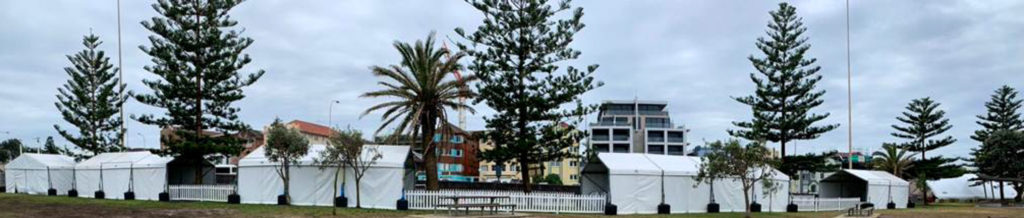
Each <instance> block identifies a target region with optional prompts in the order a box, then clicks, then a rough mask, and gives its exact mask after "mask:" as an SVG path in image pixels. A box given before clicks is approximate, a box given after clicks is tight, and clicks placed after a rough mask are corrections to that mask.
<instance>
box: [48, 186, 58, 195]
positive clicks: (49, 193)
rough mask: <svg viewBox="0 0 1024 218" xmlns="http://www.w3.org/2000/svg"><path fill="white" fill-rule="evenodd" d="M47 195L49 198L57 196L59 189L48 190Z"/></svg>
mask: <svg viewBox="0 0 1024 218" xmlns="http://www.w3.org/2000/svg"><path fill="white" fill-rule="evenodd" d="M46 195H47V196H57V189H52V188H51V189H47V190H46Z"/></svg>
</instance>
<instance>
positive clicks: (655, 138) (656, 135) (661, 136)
mask: <svg viewBox="0 0 1024 218" xmlns="http://www.w3.org/2000/svg"><path fill="white" fill-rule="evenodd" d="M664 141H665V132H664V131H647V142H664Z"/></svg>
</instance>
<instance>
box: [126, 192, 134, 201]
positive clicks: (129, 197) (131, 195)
mask: <svg viewBox="0 0 1024 218" xmlns="http://www.w3.org/2000/svg"><path fill="white" fill-rule="evenodd" d="M124 199H125V200H135V192H124Z"/></svg>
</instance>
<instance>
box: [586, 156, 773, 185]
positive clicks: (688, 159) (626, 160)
mask: <svg viewBox="0 0 1024 218" xmlns="http://www.w3.org/2000/svg"><path fill="white" fill-rule="evenodd" d="M597 157H598V159H600V160H601V163H602V164H603V165H604V166H605V167H607V168H608V174H612V175H661V174H662V172H664V173H665V175H666V176H696V175H697V173H698V172H699V170H700V164H701V163H702V162H703V160H701V158H700V157H692V156H676V155H660V154H640V153H600V154H598V155H597ZM771 170H772V171H775V175H774V176H773V177H772V178H773V179H776V180H789V176H788V175H786V174H784V173H782V172H781V171H778V170H777V169H774V168H772V169H771ZM758 171H759V170H758Z"/></svg>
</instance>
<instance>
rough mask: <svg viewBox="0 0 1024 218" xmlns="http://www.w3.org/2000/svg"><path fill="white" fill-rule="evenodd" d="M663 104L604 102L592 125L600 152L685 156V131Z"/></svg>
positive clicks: (594, 145) (594, 144)
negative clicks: (675, 123) (676, 124)
mask: <svg viewBox="0 0 1024 218" xmlns="http://www.w3.org/2000/svg"><path fill="white" fill-rule="evenodd" d="M666 107H668V103H666V102H660V101H640V100H632V101H605V102H603V103H602V104H601V107H600V108H599V111H598V114H597V122H596V123H591V124H590V128H589V131H590V132H589V133H590V138H589V139H590V140H589V142H590V147H591V148H590V149H593V150H594V151H597V152H613V153H648V154H667V155H686V145H687V144H686V133H687V131H689V130H687V129H686V128H684V127H682V126H675V125H673V122H672V120H671V118H669V115H668V111H666V110H665V108H666Z"/></svg>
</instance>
